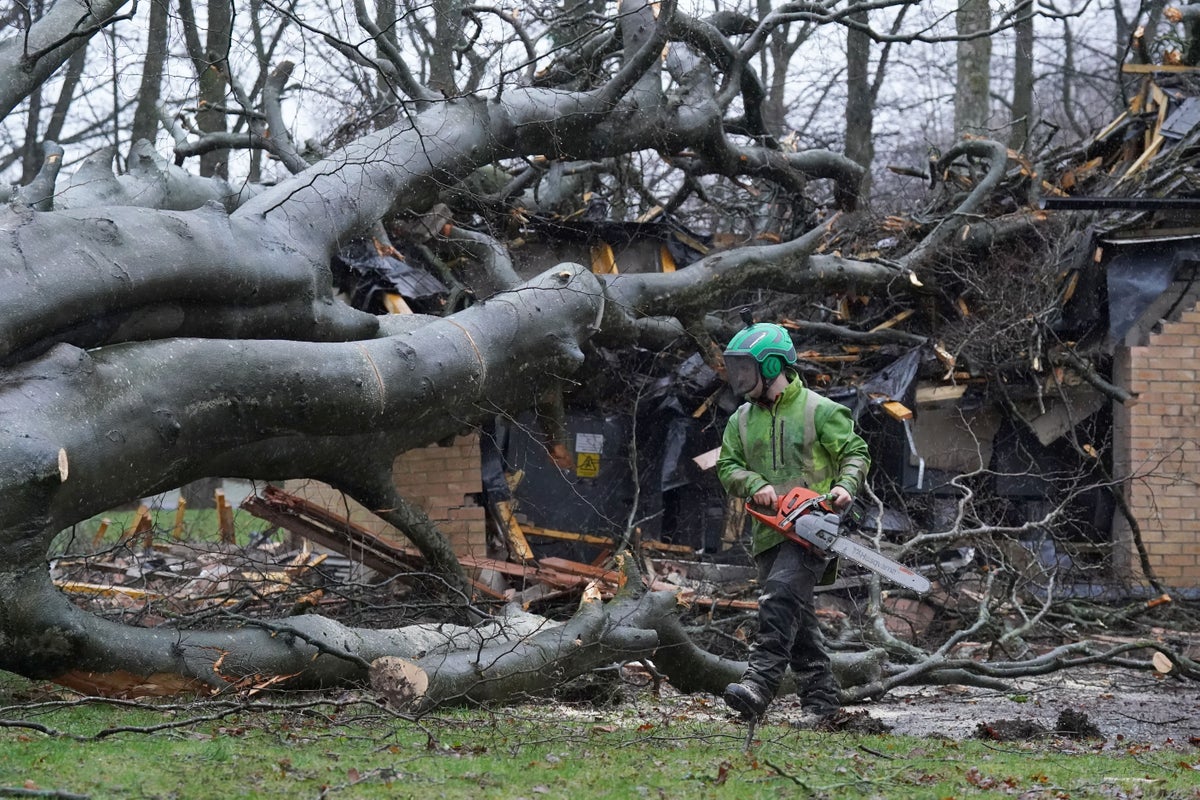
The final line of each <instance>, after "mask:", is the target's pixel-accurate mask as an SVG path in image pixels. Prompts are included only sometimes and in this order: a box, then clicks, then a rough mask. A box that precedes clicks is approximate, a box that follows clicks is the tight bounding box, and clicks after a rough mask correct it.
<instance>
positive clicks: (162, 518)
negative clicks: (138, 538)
mask: <svg viewBox="0 0 1200 800" xmlns="http://www.w3.org/2000/svg"><path fill="white" fill-rule="evenodd" d="M136 518H137V510H136V509H121V510H119V511H111V512H108V513H105V514H98V515H96V516H95V517H92V518H91V519H87V520H84V521H83V522H80V523H79V524H77V525H74V526H72V527H71V528H68V529H67V530H65V531H63V532H62V533H60V534H59V535H58V537H57V538H56V539H55V540H54V544H53V545H52V547H51V551H50V555H51V557H52V558H54V557H58V556H61V555H63V554H64V553H71V554H76V555H78V554H82V553H90V552H96V551H98V550H104V549H107V548H109V547H112V546H113V545H114V544H116V543H117V542H118V541H119V540H120V539H121V538H122V537H123V536H125V535H126V534H127V533H128V532H129V531H131V530H132V529H133V526H134V525H135V522H136ZM150 518H151V520H152V521H153V530H154V539H155V541H158V542H168V541H172V540H174V538H175V509H173V508H168V509H151V510H150ZM105 520H107V525H105V526H104V527H105V530H104V533H103V534H102V535H101V536H100V538H99V539H97V538H96V534H97V532H99V530H100V528H101V526H102V525H103V524H104V521H105ZM270 527H271V525H270V523H268V522H266V521H264V520H262V519H259V518H258V517H256V516H254V515H253V514H251V513H250V512H248V511H242V510H241V509H238V508H235V509H233V529H234V537H235V540H236V542H237V543H238V544H241V545H244V544H246V543H247V542H248V541H250V537H251V536H253V535H254V534H255V533H258V532H260V531H264V530H267V529H269V528H270ZM179 538H180V539H181V540H183V541H188V542H216V541H220V538H221V534H220V525H219V524H218V522H217V511H216V509H213V508H198V509H191V508H189V509H186V510H185V511H184V513H183V524H182V526H181V527H180V530H179Z"/></svg>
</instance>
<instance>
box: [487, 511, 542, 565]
mask: <svg viewBox="0 0 1200 800" xmlns="http://www.w3.org/2000/svg"><path fill="white" fill-rule="evenodd" d="M494 507H495V516H496V518H497V521H498V522H499V523H500V530H502V531H504V535H505V538H506V539H507V540H508V547H509V549H510V550H511V551H512V554H513V555H514V556H515V557H516V558H519V559H521V560H522V561H528V560H529V559H531V558H533V550H532V549H530V547H529V542H528V541H526V539H525V532H524V531H523V530H521V526H520V524H519V523H518V522H517V518H516V515H514V514H513V510H512V503H510V502H509V501H507V500H501V501H499V502H497V503H496V504H495V506H494Z"/></svg>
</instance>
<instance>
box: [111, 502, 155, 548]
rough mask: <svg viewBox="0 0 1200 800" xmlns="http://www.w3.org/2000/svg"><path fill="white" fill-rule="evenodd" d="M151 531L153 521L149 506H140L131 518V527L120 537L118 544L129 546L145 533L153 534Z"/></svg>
mask: <svg viewBox="0 0 1200 800" xmlns="http://www.w3.org/2000/svg"><path fill="white" fill-rule="evenodd" d="M153 530H154V519H153V518H152V517H151V516H150V508H149V506H146V505H140V506H138V510H137V514H136V515H135V516H134V518H133V525H132V526H131V527H130V528H129V530H127V531H125V532H124V533H123V534H122V535H121V538H120V540H119V544H122V545H125V544H129V543H130V542H132V541H134V540H135V539H137V538H138V537H139V536H145V535H146V532H147V531H150V532H151V534H153Z"/></svg>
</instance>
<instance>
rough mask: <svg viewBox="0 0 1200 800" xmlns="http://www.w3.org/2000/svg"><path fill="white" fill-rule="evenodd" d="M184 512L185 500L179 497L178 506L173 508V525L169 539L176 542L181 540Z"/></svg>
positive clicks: (185, 509)
mask: <svg viewBox="0 0 1200 800" xmlns="http://www.w3.org/2000/svg"><path fill="white" fill-rule="evenodd" d="M186 511H187V500H184V499H183V497H180V498H179V505H177V506H175V525H174V526H173V527H172V528H171V538H172V539H174V540H175V541H177V542H178V541H179V540H180V539H182V538H183V515H184V513H185V512H186Z"/></svg>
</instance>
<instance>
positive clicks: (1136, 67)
mask: <svg viewBox="0 0 1200 800" xmlns="http://www.w3.org/2000/svg"><path fill="white" fill-rule="evenodd" d="M1121 72H1124V73H1126V74H1127V75H1152V74H1154V73H1156V72H1200V67H1189V66H1187V65H1186V64H1122V65H1121Z"/></svg>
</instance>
